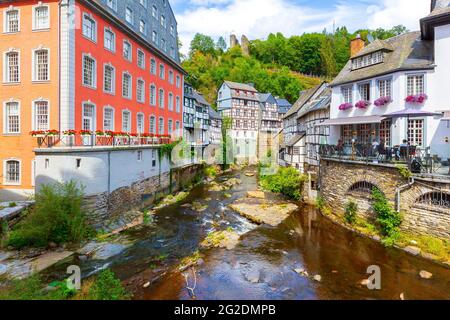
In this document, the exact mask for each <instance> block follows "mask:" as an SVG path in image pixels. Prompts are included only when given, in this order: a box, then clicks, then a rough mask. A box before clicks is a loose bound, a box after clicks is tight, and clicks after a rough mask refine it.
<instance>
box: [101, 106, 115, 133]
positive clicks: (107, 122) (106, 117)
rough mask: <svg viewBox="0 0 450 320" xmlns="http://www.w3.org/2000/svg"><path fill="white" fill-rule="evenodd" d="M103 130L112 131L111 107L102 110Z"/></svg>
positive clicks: (112, 111)
mask: <svg viewBox="0 0 450 320" xmlns="http://www.w3.org/2000/svg"><path fill="white" fill-rule="evenodd" d="M103 130H104V131H114V109H113V108H111V107H105V109H104V110H103Z"/></svg>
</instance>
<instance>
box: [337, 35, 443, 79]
mask: <svg viewBox="0 0 450 320" xmlns="http://www.w3.org/2000/svg"><path fill="white" fill-rule="evenodd" d="M383 41H384V42H386V43H385V46H389V47H392V49H393V51H390V52H387V53H385V57H384V61H383V62H382V63H378V64H375V65H371V66H368V67H365V68H361V69H357V70H352V60H349V61H348V62H347V64H346V65H345V67H344V68H343V69H342V71H341V72H340V73H339V75H338V76H337V77H336V78H335V79H334V80H333V82H332V83H331V86H337V85H341V84H346V83H352V82H355V81H360V80H364V79H370V78H373V77H376V76H380V75H384V74H389V73H392V72H395V71H400V70H423V69H433V68H434V54H433V42H432V41H426V40H422V39H421V34H420V32H408V33H405V34H402V35H399V36H396V37H393V38H390V39H387V40H383ZM383 41H382V42H383ZM379 45H380V44H379V43H378V42H377V43H375V42H374V43H371V44H370V45H369V46H367V48H366V49H365V50H366V52H368V51H371V50H372V46H373V47H378V46H379Z"/></svg>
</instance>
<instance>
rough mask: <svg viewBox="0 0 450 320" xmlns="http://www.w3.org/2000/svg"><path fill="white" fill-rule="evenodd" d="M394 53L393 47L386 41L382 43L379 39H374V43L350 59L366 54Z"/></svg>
mask: <svg viewBox="0 0 450 320" xmlns="http://www.w3.org/2000/svg"><path fill="white" fill-rule="evenodd" d="M380 50H384V51H394V47H393V46H392V45H391V44H390V43H389V42H387V41H382V40H379V39H376V40H375V41H374V42H372V43H371V44H370V45H369V46H367V47H365V48H364V49H362V50H361V51H360V52H359V53H357V54H355V55H354V56H353V57H352V59H354V58H358V57H362V56H365V55H366V54H369V53H373V52H376V51H380Z"/></svg>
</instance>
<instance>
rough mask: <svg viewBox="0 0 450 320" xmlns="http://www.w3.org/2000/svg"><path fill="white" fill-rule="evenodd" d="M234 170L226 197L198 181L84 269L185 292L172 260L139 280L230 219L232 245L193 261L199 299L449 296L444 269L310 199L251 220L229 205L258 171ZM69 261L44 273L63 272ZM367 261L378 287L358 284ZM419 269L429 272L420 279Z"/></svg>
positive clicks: (180, 295) (182, 295) (142, 294)
mask: <svg viewBox="0 0 450 320" xmlns="http://www.w3.org/2000/svg"><path fill="white" fill-rule="evenodd" d="M238 176H239V178H240V179H242V181H243V183H242V184H241V185H239V186H237V187H236V188H235V189H233V190H231V191H230V192H229V193H230V194H231V198H227V196H226V195H225V194H224V193H223V192H222V193H221V192H208V191H207V188H206V187H204V186H199V187H196V188H195V189H194V190H193V191H192V193H191V195H190V197H189V198H188V199H186V201H185V202H183V203H181V204H178V205H175V206H171V207H167V208H165V209H162V210H161V211H160V212H159V213H158V215H157V219H156V221H155V223H154V224H153V225H152V226H149V227H145V228H142V229H139V230H136V231H133V232H130V233H129V234H128V239H127V241H130V239H131V240H132V242H133V244H132V245H131V246H129V247H126V248H125V249H124V250H123V251H122V252H120V253H119V254H117V255H113V256H112V257H110V258H109V259H107V260H102V261H99V260H90V261H86V262H83V263H82V264H81V266H82V270H83V274H84V275H86V274H90V273H92V272H94V271H97V270H98V269H101V268H103V267H105V266H111V268H112V269H113V270H114V271H115V272H116V273H117V274H118V275H119V277H120V278H121V279H122V280H124V283H126V284H127V286H128V287H129V288H130V289H131V290H133V293H134V294H135V298H136V299H190V298H191V297H190V295H189V292H188V291H187V289H186V281H185V278H184V277H183V275H182V274H180V273H179V272H177V271H176V268H173V269H172V270H175V271H171V272H168V273H167V274H166V275H165V276H163V277H162V278H161V279H160V280H159V281H157V282H155V283H154V284H153V285H152V286H150V287H149V288H147V289H143V287H142V284H144V283H146V282H148V281H149V280H151V279H152V278H153V277H154V276H155V275H160V274H161V273H162V271H164V270H167V268H165V266H169V265H176V264H177V263H178V262H179V259H181V258H183V257H186V256H190V255H191V254H192V253H193V252H195V251H196V250H198V247H199V243H200V242H201V241H202V240H203V239H204V238H205V237H206V235H207V234H208V232H210V231H212V230H215V229H221V230H223V229H227V228H229V227H231V228H233V229H234V230H235V231H237V232H238V233H239V234H241V235H242V236H241V242H240V244H239V245H238V246H237V247H236V248H235V249H233V250H230V251H228V250H226V249H211V250H207V251H204V252H202V253H204V255H205V257H204V263H203V264H202V265H200V266H197V267H196V274H197V287H196V289H195V294H196V296H197V299H399V297H400V294H401V293H404V296H405V298H406V299H450V295H449V292H450V282H449V281H450V271H449V270H448V269H445V268H443V267H439V266H437V265H434V264H432V263H430V262H428V261H425V260H421V259H419V258H416V257H412V256H409V255H407V254H405V253H404V252H402V251H399V250H396V249H387V248H385V247H383V246H382V245H380V244H378V243H376V242H374V241H372V240H369V239H366V238H363V237H360V236H358V235H356V234H354V233H351V232H349V231H348V230H346V229H343V228H342V227H340V226H338V225H335V224H333V223H332V222H330V221H329V220H327V219H326V218H323V217H322V216H321V215H320V214H319V213H318V212H317V211H316V210H315V209H313V208H311V207H304V208H302V209H300V210H299V211H298V212H296V213H295V214H293V215H292V216H291V217H290V218H288V219H287V220H286V221H284V222H283V223H282V224H281V225H280V226H278V227H276V228H272V227H268V226H256V225H254V224H252V223H250V222H249V221H247V220H246V219H244V218H242V217H241V216H239V215H238V214H236V213H234V212H233V211H230V210H228V209H227V205H228V204H230V203H231V202H233V201H234V200H236V199H239V198H241V197H244V196H245V193H246V191H248V190H255V189H256V187H257V182H256V178H255V177H246V176H245V175H244V174H241V175H238ZM192 201H200V202H201V203H202V204H207V205H208V209H207V210H206V211H204V212H202V213H198V212H195V211H193V210H192V209H190V208H189V207H186V206H183V205H184V204H186V203H190V202H192ZM72 263H73V262H72ZM67 264H69V262H68V263H67ZM67 264H66V265H67ZM66 265H60V266H59V267H57V268H53V269H52V270H50V271H49V272H48V273H47V275H48V276H49V277H54V276H61V275H63V273H62V270H64V268H65V267H66ZM370 265H378V266H380V268H381V272H382V279H381V280H382V289H381V290H379V291H370V290H368V289H367V287H363V286H362V285H361V284H360V283H361V281H362V280H363V279H366V278H367V277H368V275H367V274H366V270H367V267H368V266H370ZM295 269H303V270H306V271H307V272H308V274H309V275H310V276H311V277H304V276H301V275H299V274H298V273H296V272H295V271H294V270H295ZM421 270H427V271H429V272H431V273H433V278H432V279H431V280H423V279H420V277H419V272H420V271H421ZM314 275H321V278H322V279H321V282H317V281H314V280H313V279H312V276H314ZM191 276H192V275H191Z"/></svg>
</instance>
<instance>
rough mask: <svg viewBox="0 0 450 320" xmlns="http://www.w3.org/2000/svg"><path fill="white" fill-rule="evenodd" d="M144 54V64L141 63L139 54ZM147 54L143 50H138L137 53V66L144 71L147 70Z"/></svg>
mask: <svg viewBox="0 0 450 320" xmlns="http://www.w3.org/2000/svg"><path fill="white" fill-rule="evenodd" d="M140 53H142V64H140V63H139V54H140ZM145 59H146V58H145V52H144V50H142V49H137V53H136V60H137V65H138V67H139V68H141V69H144V70H145Z"/></svg>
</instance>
